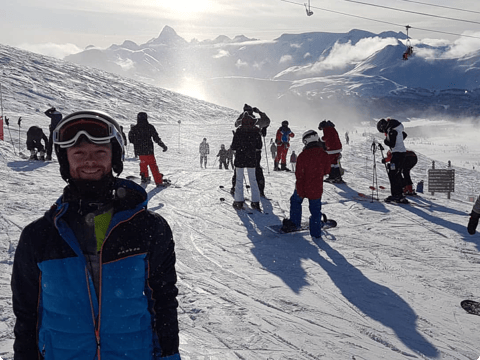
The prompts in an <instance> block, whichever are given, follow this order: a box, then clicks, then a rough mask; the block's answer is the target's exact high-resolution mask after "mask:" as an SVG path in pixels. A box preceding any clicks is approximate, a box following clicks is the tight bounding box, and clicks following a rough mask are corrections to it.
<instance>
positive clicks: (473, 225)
mask: <svg viewBox="0 0 480 360" xmlns="http://www.w3.org/2000/svg"><path fill="white" fill-rule="evenodd" d="M479 218H480V214H478V213H476V212H475V211H472V212H471V213H470V220H469V221H468V225H467V230H468V233H469V234H470V235H473V234H475V232H476V231H477V225H478V219H479Z"/></svg>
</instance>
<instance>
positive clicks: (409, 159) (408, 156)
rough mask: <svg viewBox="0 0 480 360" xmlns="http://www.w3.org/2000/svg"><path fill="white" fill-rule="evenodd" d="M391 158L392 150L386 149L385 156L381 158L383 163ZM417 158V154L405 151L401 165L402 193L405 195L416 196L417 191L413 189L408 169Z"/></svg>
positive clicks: (415, 162) (413, 164) (411, 167)
mask: <svg viewBox="0 0 480 360" xmlns="http://www.w3.org/2000/svg"><path fill="white" fill-rule="evenodd" d="M391 159H392V152H391V151H390V150H388V151H387V157H386V158H385V159H382V163H383V164H387V163H389V162H390V161H391ZM417 162H418V158H417V154H415V153H414V152H413V151H411V150H407V151H405V161H404V162H403V166H402V178H403V189H402V190H403V195H405V196H416V195H417V193H416V192H415V190H413V182H412V177H411V176H410V170H412V169H413V167H414V166H415V165H416V164H417Z"/></svg>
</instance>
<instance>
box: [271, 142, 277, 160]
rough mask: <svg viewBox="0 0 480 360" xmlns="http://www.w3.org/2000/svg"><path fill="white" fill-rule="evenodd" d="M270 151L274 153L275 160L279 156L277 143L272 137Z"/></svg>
mask: <svg viewBox="0 0 480 360" xmlns="http://www.w3.org/2000/svg"><path fill="white" fill-rule="evenodd" d="M270 152H271V153H272V159H273V161H275V158H276V157H277V145H275V143H274V142H273V139H270Z"/></svg>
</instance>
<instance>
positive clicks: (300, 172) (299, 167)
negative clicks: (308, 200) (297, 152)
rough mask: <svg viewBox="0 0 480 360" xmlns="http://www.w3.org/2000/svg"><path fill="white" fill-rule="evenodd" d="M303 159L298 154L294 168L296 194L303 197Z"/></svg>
mask: <svg viewBox="0 0 480 360" xmlns="http://www.w3.org/2000/svg"><path fill="white" fill-rule="evenodd" d="M302 160H303V159H302V158H301V157H300V156H299V157H298V158H297V166H296V168H295V177H296V179H297V181H296V183H295V189H296V190H297V194H298V196H300V197H301V198H304V197H305V166H304V164H303V161H302Z"/></svg>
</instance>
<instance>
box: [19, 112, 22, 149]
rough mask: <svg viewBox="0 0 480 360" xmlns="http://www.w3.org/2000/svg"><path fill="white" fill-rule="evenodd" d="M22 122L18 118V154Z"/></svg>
mask: <svg viewBox="0 0 480 360" xmlns="http://www.w3.org/2000/svg"><path fill="white" fill-rule="evenodd" d="M21 121H22V117H21V116H20V117H19V118H18V153H19V154H20V122H21Z"/></svg>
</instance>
